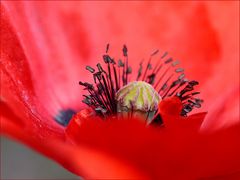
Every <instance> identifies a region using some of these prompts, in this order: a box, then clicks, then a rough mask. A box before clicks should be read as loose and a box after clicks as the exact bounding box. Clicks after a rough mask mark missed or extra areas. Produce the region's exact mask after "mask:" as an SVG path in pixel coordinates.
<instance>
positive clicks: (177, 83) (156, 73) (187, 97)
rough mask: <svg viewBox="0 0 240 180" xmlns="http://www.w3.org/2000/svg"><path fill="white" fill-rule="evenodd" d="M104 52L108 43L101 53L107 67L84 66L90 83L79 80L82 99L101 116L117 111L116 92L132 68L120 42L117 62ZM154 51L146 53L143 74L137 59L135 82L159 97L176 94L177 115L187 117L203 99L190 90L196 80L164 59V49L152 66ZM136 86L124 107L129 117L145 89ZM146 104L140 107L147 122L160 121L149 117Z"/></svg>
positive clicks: (98, 65)
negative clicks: (178, 112)
mask: <svg viewBox="0 0 240 180" xmlns="http://www.w3.org/2000/svg"><path fill="white" fill-rule="evenodd" d="M108 51H109V44H107V46H106V54H104V55H103V61H104V62H105V63H106V65H107V70H105V69H104V68H103V67H102V66H101V64H100V63H98V64H97V65H96V66H97V72H96V70H95V69H94V68H93V67H91V66H86V70H87V71H89V72H90V73H91V74H92V75H93V80H94V84H90V83H87V82H81V81H80V82H79V84H80V85H81V86H83V87H84V89H85V90H87V91H88V93H89V95H84V99H83V102H84V103H85V104H87V105H88V106H89V107H91V108H93V109H94V110H95V112H96V113H97V114H99V115H100V116H102V117H104V118H105V117H107V116H109V115H116V114H117V112H118V104H119V103H120V104H121V103H123V99H118V98H117V97H116V94H117V93H119V92H120V91H121V90H122V89H123V88H125V87H126V86H128V85H129V84H130V83H128V82H129V77H130V74H131V73H132V68H131V67H130V66H129V64H128V63H129V60H128V49H127V47H126V45H124V46H123V49H122V53H123V58H124V59H123V60H121V59H119V60H118V64H117V65H116V62H115V61H114V59H113V58H112V57H111V56H110V55H109V54H108ZM158 52H159V50H156V51H154V52H153V53H152V54H151V55H150V57H149V59H148V62H147V65H146V67H145V68H144V73H143V61H141V63H140V65H139V69H138V73H137V77H136V80H137V81H136V82H140V81H139V79H140V78H141V79H142V81H145V82H147V83H148V84H149V86H151V85H152V86H153V87H154V88H155V89H156V90H157V91H158V93H157V91H156V93H157V95H158V96H159V93H160V94H161V98H162V99H164V98H166V97H171V96H177V97H179V99H180V100H181V101H182V104H183V109H182V112H181V115H182V116H187V114H188V113H189V112H191V111H192V110H193V109H194V108H200V107H201V103H203V100H201V99H199V98H196V95H198V94H199V92H194V87H195V86H196V85H198V82H197V81H188V80H187V79H185V74H184V69H183V68H181V67H177V66H178V65H179V64H180V62H179V61H178V60H173V58H172V57H168V58H166V57H167V55H168V53H167V52H165V53H164V54H163V55H162V56H161V57H160V59H159V60H158V61H157V62H156V64H155V65H154V63H152V57H153V56H156V55H157V54H158ZM165 58H166V59H165ZM153 67H154V68H153ZM162 69H163V70H164V71H163V72H161V70H162ZM179 74H180V75H179ZM157 77H159V78H157ZM156 78H157V79H156ZM131 83H132V82H131ZM150 84H151V85H150ZM140 89H141V88H140ZM140 89H138V90H137V91H136V92H131V93H133V94H134V93H135V96H134V98H133V99H131V100H130V104H129V107H128V109H130V112H131V114H130V115H131V116H133V114H134V111H135V108H136V102H138V98H140V97H144V96H143V94H142V93H146V92H145V91H146V90H142V89H141V91H140ZM124 93H125V94H124V96H125V95H126V96H128V94H129V91H124ZM140 95H141V96H140ZM128 97H129V96H128ZM151 97H152V96H151ZM144 98H146V97H144ZM149 102H150V101H149ZM150 107H151V106H148V107H144V108H143V109H145V110H144V112H145V114H146V116H145V117H146V119H147V121H148V123H150V124H154V123H158V124H162V123H163V122H162V119H161V116H160V114H158V113H157V114H155V117H154V118H153V115H152V112H151V111H150V109H149V108H150ZM123 109H126V107H123ZM149 119H150V120H149Z"/></svg>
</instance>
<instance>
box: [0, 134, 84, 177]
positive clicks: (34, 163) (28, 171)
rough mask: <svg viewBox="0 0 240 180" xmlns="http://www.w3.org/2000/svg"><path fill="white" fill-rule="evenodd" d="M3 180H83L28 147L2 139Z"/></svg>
mask: <svg viewBox="0 0 240 180" xmlns="http://www.w3.org/2000/svg"><path fill="white" fill-rule="evenodd" d="M0 175H1V177H0V179H1V180H10V179H11V180H14V179H24V180H28V179H31V180H34V179H39V180H40V179H41V180H44V179H55V180H56V179H60V180H61V179H66V180H67V179H69V180H72V179H81V178H79V177H78V176H75V175H74V174H72V173H70V172H69V171H67V170H65V169H64V168H63V167H61V166H60V165H58V164H57V163H55V162H53V161H51V160H49V159H47V158H45V157H43V156H41V155H39V154H38V153H36V152H34V151H33V150H31V149H29V148H28V147H26V146H24V145H22V144H19V143H17V142H15V141H12V140H10V139H8V138H6V137H1V174H0Z"/></svg>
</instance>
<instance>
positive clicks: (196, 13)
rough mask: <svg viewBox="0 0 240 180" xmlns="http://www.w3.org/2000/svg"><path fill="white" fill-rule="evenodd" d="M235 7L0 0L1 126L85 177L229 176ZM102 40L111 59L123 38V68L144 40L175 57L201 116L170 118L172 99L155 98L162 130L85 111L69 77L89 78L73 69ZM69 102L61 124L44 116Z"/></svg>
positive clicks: (235, 128) (235, 169) (234, 114)
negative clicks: (194, 87)
mask: <svg viewBox="0 0 240 180" xmlns="http://www.w3.org/2000/svg"><path fill="white" fill-rule="evenodd" d="M238 5H239V2H179V3H178V2H150V3H149V2H128V3H126V2H117V3H116V2H71V3H67V2H31V1H21V2H11V1H9V2H8V1H4V2H1V133H2V134H5V135H8V136H10V137H12V138H14V139H16V140H19V141H21V142H22V143H25V144H27V145H29V146H30V147H32V148H34V149H35V150H37V151H39V152H40V153H43V154H44V155H46V156H48V157H49V158H52V159H53V160H55V161H57V162H59V163H60V164H62V165H63V166H64V167H66V168H67V169H69V170H71V171H72V172H74V173H76V174H79V175H81V176H83V177H86V178H121V179H122V178H125V179H126V178H128V179H129V178H137V179H140V178H141V179H160V178H162V179H197V178H198V179H199V178H206V179H208V178H215V179H220V178H222V179H230V178H237V177H239V176H240V155H239V151H240V142H239V140H238V139H239V136H240V134H239V132H240V125H239V109H238V107H239V102H238V99H237V98H236V97H239V84H238V81H239V79H238V77H239V76H238V75H239V69H238V65H239V64H238V63H239V62H238V59H239V51H238V49H239V42H238V41H237V39H239V34H238V32H239V26H238V23H237V22H238V21H237V20H238V14H239V9H238ZM219 12H221V13H219ZM108 42H111V55H112V56H113V57H120V54H119V53H118V51H117V50H118V49H119V48H120V45H122V44H123V43H127V45H128V48H129V53H131V54H129V64H131V65H132V68H133V69H137V68H138V66H139V63H140V62H141V61H142V58H143V57H147V55H148V52H151V50H152V47H161V48H162V49H166V50H169V52H170V54H171V55H172V56H173V57H178V58H180V59H181V62H182V66H183V67H185V68H186V69H187V75H188V77H191V78H192V79H197V80H199V82H200V86H199V89H201V94H202V97H203V99H204V101H205V102H204V107H203V108H202V109H201V110H202V111H208V112H209V113H208V115H207V117H206V118H205V119H204V117H205V115H206V114H205V113H197V114H192V115H188V114H187V115H186V116H181V115H179V114H180V113H181V112H182V110H183V105H184V104H182V102H181V101H180V100H179V98H176V97H170V98H165V99H164V100H162V101H161V103H160V104H159V107H158V113H159V115H160V116H161V119H162V121H163V122H164V127H162V126H159V127H155V126H151V125H150V126H146V125H145V123H144V122H143V121H139V120H138V119H135V118H124V119H120V120H116V119H114V117H112V116H108V118H107V120H106V121H103V120H102V119H101V118H99V116H95V115H93V113H92V110H89V109H86V106H84V105H83V103H81V100H82V95H83V94H84V93H83V91H81V89H80V88H79V86H78V84H77V82H78V81H79V80H84V81H86V82H90V81H91V77H90V75H89V73H86V71H84V70H83V69H84V68H85V66H86V65H88V64H90V65H91V64H93V65H95V64H97V62H99V60H97V61H96V59H99V57H100V55H101V54H102V51H104V50H105V49H101V48H102V47H104V46H105V44H107V43H108ZM100 47H101V48H100ZM145 53H146V54H145ZM160 53H163V51H161V50H160ZM126 71H127V69H126ZM135 72H136V74H135V75H137V71H135ZM233 72H236V73H233ZM133 75H134V73H133ZM131 76H132V75H131ZM71 109H74V110H75V111H79V113H77V114H76V115H75V116H74V117H73V118H72V120H71V121H70V124H68V125H67V127H63V126H61V125H59V124H57V123H56V122H55V121H54V117H55V119H58V120H60V121H61V120H62V118H61V116H63V117H66V115H69V114H70V115H72V114H73V111H72V110H71ZM66 112H67V113H66ZM195 112H196V111H195ZM203 119H204V121H203ZM61 122H62V123H63V124H64V123H65V121H61ZM202 122H203V123H202ZM64 125H66V124H64ZM223 142H224V143H223Z"/></svg>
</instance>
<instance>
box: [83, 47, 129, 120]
mask: <svg viewBox="0 0 240 180" xmlns="http://www.w3.org/2000/svg"><path fill="white" fill-rule="evenodd" d="M108 50H109V44H108V45H107V48H106V54H104V55H103V61H104V62H105V63H106V65H107V70H106V71H105V70H104V68H103V67H102V65H101V64H100V63H98V64H97V72H95V71H96V70H95V69H94V68H92V67H90V66H86V70H88V71H89V72H90V73H92V75H93V79H94V84H95V86H94V85H93V84H89V83H87V82H81V81H80V82H79V84H80V85H82V86H84V87H85V88H84V89H85V90H87V91H88V92H89V95H87V96H86V95H84V99H83V102H84V103H85V104H87V105H88V106H90V107H92V108H93V109H94V110H95V111H96V113H97V114H99V115H102V116H106V115H110V114H115V113H117V102H116V99H115V94H116V92H117V91H118V90H119V89H120V88H121V87H122V86H125V85H126V84H127V83H128V75H129V74H130V73H131V72H132V68H131V67H129V66H128V51H127V47H126V46H125V45H124V46H123V50H122V51H123V58H124V60H121V59H119V60H118V65H116V62H115V60H114V59H113V58H111V57H110V56H109V55H108ZM116 66H117V67H116Z"/></svg>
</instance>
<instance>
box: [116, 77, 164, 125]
mask: <svg viewBox="0 0 240 180" xmlns="http://www.w3.org/2000/svg"><path fill="white" fill-rule="evenodd" d="M116 100H117V111H118V113H124V112H127V113H130V115H131V116H138V117H142V118H146V119H148V120H149V121H150V120H151V119H152V118H153V116H154V114H155V112H156V111H157V109H158V103H159V102H160V101H161V97H160V95H159V94H158V92H157V91H155V89H154V88H153V87H152V86H151V85H150V84H149V83H146V82H144V81H133V82H130V83H128V84H127V85H125V86H124V87H122V88H121V89H120V90H119V91H118V92H117V93H116Z"/></svg>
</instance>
